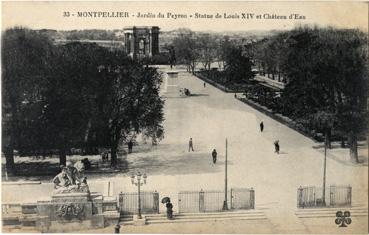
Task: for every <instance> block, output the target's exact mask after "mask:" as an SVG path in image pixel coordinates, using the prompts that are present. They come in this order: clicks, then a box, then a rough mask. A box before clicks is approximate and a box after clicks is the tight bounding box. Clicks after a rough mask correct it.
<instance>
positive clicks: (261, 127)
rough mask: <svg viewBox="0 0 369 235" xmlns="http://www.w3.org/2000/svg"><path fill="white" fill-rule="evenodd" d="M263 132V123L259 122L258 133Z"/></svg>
mask: <svg viewBox="0 0 369 235" xmlns="http://www.w3.org/2000/svg"><path fill="white" fill-rule="evenodd" d="M263 130H264V123H263V122H260V132H263Z"/></svg>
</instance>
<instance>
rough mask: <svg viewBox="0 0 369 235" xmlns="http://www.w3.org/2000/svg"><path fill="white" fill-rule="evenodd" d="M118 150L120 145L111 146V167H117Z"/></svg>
mask: <svg viewBox="0 0 369 235" xmlns="http://www.w3.org/2000/svg"><path fill="white" fill-rule="evenodd" d="M117 149H118V144H117V143H116V142H115V143H113V144H112V145H111V156H110V160H111V162H110V165H111V166H112V167H116V166H117V162H118V161H117V159H118V157H117Z"/></svg>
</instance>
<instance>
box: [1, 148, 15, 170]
mask: <svg viewBox="0 0 369 235" xmlns="http://www.w3.org/2000/svg"><path fill="white" fill-rule="evenodd" d="M4 155H5V160H6V172H7V174H8V176H13V175H15V174H16V170H15V164H14V150H13V148H12V147H9V148H6V149H5V151H4Z"/></svg>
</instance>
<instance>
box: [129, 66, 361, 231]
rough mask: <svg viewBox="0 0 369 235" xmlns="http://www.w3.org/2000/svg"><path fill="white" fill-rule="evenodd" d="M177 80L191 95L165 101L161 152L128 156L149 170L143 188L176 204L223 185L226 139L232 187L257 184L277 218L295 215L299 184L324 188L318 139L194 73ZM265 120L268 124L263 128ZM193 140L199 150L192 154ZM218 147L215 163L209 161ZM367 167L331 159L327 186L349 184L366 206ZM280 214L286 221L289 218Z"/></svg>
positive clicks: (261, 202) (260, 200)
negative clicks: (183, 195) (181, 194)
mask: <svg viewBox="0 0 369 235" xmlns="http://www.w3.org/2000/svg"><path fill="white" fill-rule="evenodd" d="M178 81H179V84H178V85H179V87H181V88H188V89H189V90H190V91H191V94H193V96H191V97H186V98H167V99H166V103H165V123H164V127H165V139H164V140H163V141H162V142H161V143H160V145H159V146H158V147H156V148H157V150H154V151H152V152H148V153H143V154H142V153H141V154H137V155H135V156H132V155H130V156H128V160H129V162H130V163H131V164H130V167H131V168H136V167H139V168H143V169H146V172H147V174H148V175H149V179H148V184H147V185H145V186H144V187H145V188H146V189H155V190H157V191H158V192H160V197H162V196H170V197H172V198H173V202H174V207H175V209H176V208H177V205H176V204H177V193H178V191H180V190H200V189H204V190H212V189H223V188H224V160H225V159H224V155H225V138H226V137H227V138H228V159H229V165H228V186H229V188H230V187H253V188H254V189H255V194H256V196H255V198H256V207H257V208H275V210H274V212H275V213H277V214H275V216H278V215H279V216H281V215H283V214H285V211H288V213H289V214H290V215H291V216H293V215H294V214H293V213H294V211H295V209H296V204H297V202H296V201H297V188H298V187H299V186H300V185H316V186H321V185H322V176H323V159H324V158H323V156H324V155H323V154H322V153H321V151H318V150H316V149H314V148H312V146H316V145H318V144H317V143H315V142H314V141H312V140H311V139H309V138H306V137H305V136H303V135H301V134H299V133H297V132H296V131H294V130H292V129H290V128H288V127H286V126H284V125H282V124H280V123H279V122H276V121H274V120H273V119H271V118H269V117H267V116H265V115H264V114H261V113H260V112H258V111H256V110H254V109H253V108H251V107H249V106H247V105H245V104H244V103H242V102H240V101H238V100H236V99H235V98H234V94H232V93H228V94H227V93H224V92H222V91H220V90H218V89H217V88H215V87H213V86H211V85H209V84H207V85H206V87H205V88H204V86H203V81H201V80H200V79H198V78H196V77H194V76H192V75H190V74H189V73H186V72H180V74H179V79H178ZM260 121H263V122H264V126H265V128H264V132H263V133H260V130H259V123H260ZM190 137H192V138H193V143H194V149H195V151H194V152H190V153H189V152H188V141H189V138H190ZM276 139H278V140H279V142H280V145H281V152H280V154H279V155H277V154H275V153H274V145H273V142H274V141H275V140H276ZM214 148H216V149H217V152H218V161H217V163H216V165H214V164H213V163H212V159H211V151H212V150H213V149H214ZM347 160H348V149H347V159H344V161H345V162H347ZM367 169H368V168H367V166H353V165H352V164H350V163H347V164H344V163H342V162H338V161H336V160H332V159H330V158H328V159H327V186H328V185H330V184H336V185H337V184H346V185H347V184H350V185H352V186H353V204H359V201H360V203H366V201H367V199H366V193H365V192H366V191H367V187H368V186H367V182H366V180H365V179H366V177H367ZM124 181H125V182H126V183H125V185H126V186H125V187H124V188H126V189H127V190H128V188H132V186H130V185H129V184H130V183H129V179H128V178H127V179H125V180H124ZM359 192H361V193H359ZM161 209H163V208H161ZM270 213H271V216H273V212H270ZM283 217H284V216H282V217H281V220H285V219H286V218H283ZM284 222H286V221H284ZM282 231H283V230H282ZM296 231H297V230H296Z"/></svg>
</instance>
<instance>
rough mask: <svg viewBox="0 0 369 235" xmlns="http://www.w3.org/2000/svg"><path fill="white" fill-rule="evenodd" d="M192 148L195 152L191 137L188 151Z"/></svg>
mask: <svg viewBox="0 0 369 235" xmlns="http://www.w3.org/2000/svg"><path fill="white" fill-rule="evenodd" d="M190 150H192V152H193V151H195V150H193V143H192V138H190V141H189V142H188V152H189V151H190Z"/></svg>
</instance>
